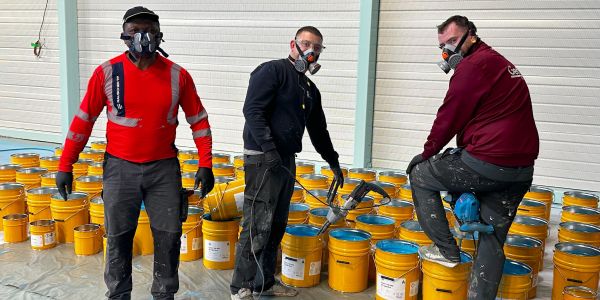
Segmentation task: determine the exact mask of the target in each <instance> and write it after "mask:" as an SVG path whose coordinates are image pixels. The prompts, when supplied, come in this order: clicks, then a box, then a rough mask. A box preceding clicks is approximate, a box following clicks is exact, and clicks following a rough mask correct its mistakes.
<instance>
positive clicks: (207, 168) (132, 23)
mask: <svg viewBox="0 0 600 300" xmlns="http://www.w3.org/2000/svg"><path fill="white" fill-rule="evenodd" d="M121 39H122V40H124V42H125V44H126V45H127V46H128V48H129V50H128V51H126V52H125V53H123V54H121V55H119V56H117V57H115V58H113V59H111V60H109V61H107V62H105V63H103V64H102V65H100V66H99V67H98V68H96V70H95V71H94V74H93V75H92V77H91V79H90V81H89V84H88V89H87V92H86V94H85V97H84V98H83V101H82V102H81V106H80V109H79V112H78V113H77V115H76V116H75V118H74V119H73V121H72V123H71V127H70V129H69V133H68V135H67V138H66V141H65V144H64V151H63V154H62V156H61V159H60V166H59V173H58V175H57V178H56V184H57V186H58V188H59V191H60V193H61V195H62V196H63V198H65V200H66V199H67V197H68V196H67V193H70V192H71V186H72V182H73V173H72V170H73V163H75V162H76V161H77V159H78V155H79V153H80V152H81V151H82V150H83V148H84V146H85V144H86V143H87V141H88V138H89V136H90V133H91V131H92V127H93V125H94V121H95V120H96V118H97V117H98V115H99V114H100V113H101V112H102V110H103V109H104V106H106V113H107V116H108V124H107V126H106V127H107V128H106V139H107V148H106V155H105V159H104V175H103V176H104V178H103V183H104V190H103V198H104V217H105V226H106V233H107V237H108V243H107V244H108V247H107V251H106V268H105V272H104V280H105V282H106V286H107V287H108V292H107V296H108V298H109V299H130V298H131V290H132V280H131V259H132V247H133V237H134V235H135V231H136V227H137V220H138V216H139V214H140V207H141V205H142V201H143V204H144V206H145V209H146V211H147V213H148V216H149V217H150V226H151V227H152V234H153V237H154V272H153V276H154V281H153V284H152V295H153V297H154V299H173V295H174V294H175V293H176V292H177V290H178V288H179V278H178V276H177V270H178V267H179V250H180V244H181V242H180V238H181V223H182V219H184V218H185V215H186V210H187V207H186V205H185V203H186V202H185V201H183V199H184V198H185V197H186V196H187V195H185V193H184V191H182V187H181V172H180V168H179V162H178V160H177V148H176V147H175V144H174V142H175V129H176V128H177V125H178V121H177V112H178V109H179V106H181V107H182V108H183V111H184V112H185V116H186V120H187V122H188V123H189V124H190V127H191V129H192V135H193V137H194V142H195V144H196V147H197V149H198V154H199V163H198V171H197V173H196V188H197V187H198V185H199V184H200V183H201V194H202V197H204V195H206V194H207V193H208V192H210V190H211V189H212V188H213V185H214V176H213V173H212V154H211V151H212V137H211V132H210V125H209V123H208V116H207V112H206V110H205V109H204V107H203V106H202V103H201V102H200V98H199V97H198V94H197V93H196V88H195V86H194V82H193V80H192V77H191V76H190V74H189V73H188V72H187V71H186V70H185V69H183V68H182V67H180V66H178V65H177V64H175V63H173V62H171V61H170V60H168V59H166V58H165V57H166V56H167V54H166V53H164V51H163V50H162V49H161V48H160V47H159V46H160V42H161V40H162V32H160V24H159V22H158V15H156V14H155V13H154V12H152V11H151V10H148V9H147V8H144V7H139V6H138V7H134V8H131V9H129V10H128V11H127V12H126V13H125V16H124V17H123V33H122V34H121ZM157 50H158V51H159V52H160V53H161V54H163V56H165V57H163V56H161V55H158V54H157V53H156V51H157Z"/></svg>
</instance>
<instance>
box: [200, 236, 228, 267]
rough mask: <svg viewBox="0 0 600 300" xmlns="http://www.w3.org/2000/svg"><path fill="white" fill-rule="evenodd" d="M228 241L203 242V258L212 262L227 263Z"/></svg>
mask: <svg viewBox="0 0 600 300" xmlns="http://www.w3.org/2000/svg"><path fill="white" fill-rule="evenodd" d="M229 247H230V245H229V241H211V240H206V239H205V240H204V258H205V259H207V260H209V261H214V262H228V261H229V260H230V257H229Z"/></svg>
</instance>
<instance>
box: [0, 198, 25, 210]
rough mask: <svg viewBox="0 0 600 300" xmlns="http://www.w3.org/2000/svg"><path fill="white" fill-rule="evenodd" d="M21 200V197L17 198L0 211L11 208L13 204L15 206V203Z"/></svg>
mask: <svg viewBox="0 0 600 300" xmlns="http://www.w3.org/2000/svg"><path fill="white" fill-rule="evenodd" d="M21 200H23V199H21V196H19V198H18V199H17V200H15V201H13V202H11V203H9V204H7V205H6V206H4V207H2V208H0V211H2V210H5V209H7V208H8V207H9V206H11V205H13V204H15V203H17V202H19V201H21Z"/></svg>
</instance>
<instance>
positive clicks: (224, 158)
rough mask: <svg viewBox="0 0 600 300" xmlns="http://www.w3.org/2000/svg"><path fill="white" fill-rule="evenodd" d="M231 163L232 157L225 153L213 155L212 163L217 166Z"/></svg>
mask: <svg viewBox="0 0 600 300" xmlns="http://www.w3.org/2000/svg"><path fill="white" fill-rule="evenodd" d="M230 162H231V155H229V154H225V153H213V155H212V163H213V165H217V164H229V163H230Z"/></svg>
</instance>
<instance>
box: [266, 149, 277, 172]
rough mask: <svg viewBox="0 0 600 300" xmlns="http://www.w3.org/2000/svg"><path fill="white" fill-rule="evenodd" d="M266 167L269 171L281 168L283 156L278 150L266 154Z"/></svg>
mask: <svg viewBox="0 0 600 300" xmlns="http://www.w3.org/2000/svg"><path fill="white" fill-rule="evenodd" d="M265 165H267V167H268V168H269V169H276V168H279V167H280V166H281V156H279V152H277V150H270V151H267V152H265Z"/></svg>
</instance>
